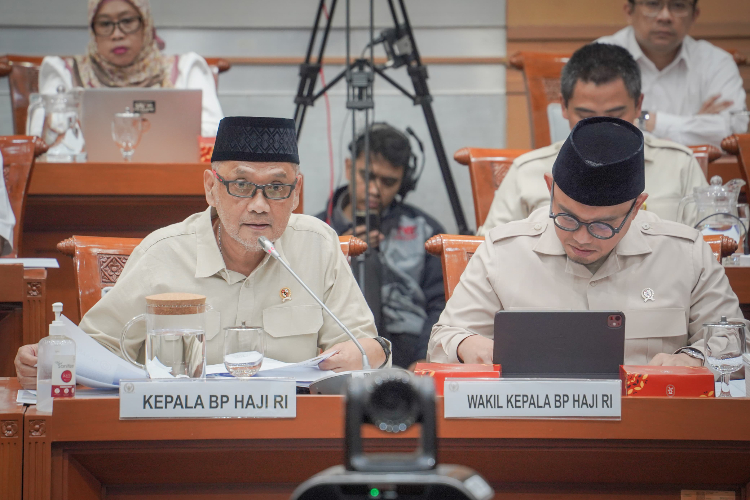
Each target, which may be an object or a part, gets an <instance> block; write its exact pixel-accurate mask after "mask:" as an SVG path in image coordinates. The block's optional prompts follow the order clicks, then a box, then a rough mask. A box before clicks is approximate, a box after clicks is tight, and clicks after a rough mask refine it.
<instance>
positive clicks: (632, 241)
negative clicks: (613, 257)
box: [615, 211, 651, 256]
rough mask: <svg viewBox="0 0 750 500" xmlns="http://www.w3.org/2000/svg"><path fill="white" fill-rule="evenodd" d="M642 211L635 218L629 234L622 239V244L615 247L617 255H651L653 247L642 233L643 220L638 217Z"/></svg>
mask: <svg viewBox="0 0 750 500" xmlns="http://www.w3.org/2000/svg"><path fill="white" fill-rule="evenodd" d="M639 215H640V211H639V212H638V213H637V214H636V215H635V217H634V218H633V222H631V223H630V227H629V228H628V232H627V233H625V236H623V237H622V239H621V240H620V243H618V244H617V246H616V247H615V251H616V252H617V255H623V256H628V255H644V254H647V253H651V247H650V246H649V244H648V242H647V241H646V237H645V236H643V233H642V232H641V224H642V223H643V219H642V218H641V217H638V216H639Z"/></svg>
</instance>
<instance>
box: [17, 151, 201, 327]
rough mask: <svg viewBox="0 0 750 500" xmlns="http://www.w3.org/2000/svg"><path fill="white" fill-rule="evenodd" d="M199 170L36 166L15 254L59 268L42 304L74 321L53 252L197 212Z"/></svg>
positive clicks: (64, 260)
mask: <svg viewBox="0 0 750 500" xmlns="http://www.w3.org/2000/svg"><path fill="white" fill-rule="evenodd" d="M207 168H210V166H209V165H208V164H206V163H190V164H184V163H110V164H107V163H46V162H36V163H35V165H34V171H33V173H32V176H31V181H30V185H29V194H28V197H27V201H26V215H25V219H24V227H23V242H24V244H23V253H24V255H23V256H24V257H56V258H57V259H58V261H59V262H60V269H58V270H55V272H51V273H50V276H49V279H48V282H47V287H48V288H47V295H48V297H49V300H48V301H47V302H48V305H50V304H52V303H53V302H58V301H59V302H62V303H63V304H64V305H65V310H64V313H65V315H66V316H68V317H69V318H70V319H71V320H73V321H74V322H76V323H78V321H79V320H80V318H79V317H78V294H77V290H76V288H75V287H76V282H75V275H74V272H73V262H72V259H70V258H68V257H65V256H63V255H61V254H60V253H58V252H57V249H56V248H55V246H56V245H57V243H58V242H60V241H62V240H64V239H65V238H69V237H70V236H72V235H74V234H78V235H84V236H89V235H96V236H119V237H141V238H142V237H144V236H146V235H147V234H149V233H150V232H152V231H154V230H156V229H158V228H160V227H164V226H168V225H169V224H173V223H175V222H179V221H182V220H183V219H185V218H186V217H187V216H189V215H190V214H193V213H196V212H200V211H202V210H205V209H206V207H207V204H206V198H205V194H204V191H203V171H204V170H206V169H207ZM47 310H48V311H51V307H47ZM51 314H52V313H51V312H48V318H49V319H50V320H51Z"/></svg>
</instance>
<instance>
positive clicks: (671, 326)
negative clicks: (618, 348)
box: [623, 307, 687, 365]
mask: <svg viewBox="0 0 750 500" xmlns="http://www.w3.org/2000/svg"><path fill="white" fill-rule="evenodd" d="M623 313H624V314H625V363H627V364H639V365H640V364H644V365H645V364H646V363H648V362H649V361H650V360H651V358H653V357H654V356H655V355H656V354H658V353H660V352H665V353H667V354H672V353H673V352H674V351H676V350H677V349H678V348H680V347H683V346H685V345H686V344H687V322H686V321H687V320H686V319H685V309H683V308H682V307H668V308H654V309H631V310H625V311H623Z"/></svg>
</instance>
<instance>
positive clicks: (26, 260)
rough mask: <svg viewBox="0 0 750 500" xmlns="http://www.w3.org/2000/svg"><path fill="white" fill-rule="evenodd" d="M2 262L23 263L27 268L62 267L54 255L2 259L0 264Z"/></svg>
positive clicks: (0, 263)
mask: <svg viewBox="0 0 750 500" xmlns="http://www.w3.org/2000/svg"><path fill="white" fill-rule="evenodd" d="M2 264H23V267H25V268H27V269H34V268H37V269H38V268H45V269H58V268H59V267H60V264H59V263H58V262H57V259H54V258H52V257H23V258H18V259H0V265H2Z"/></svg>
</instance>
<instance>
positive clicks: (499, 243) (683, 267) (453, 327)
mask: <svg viewBox="0 0 750 500" xmlns="http://www.w3.org/2000/svg"><path fill="white" fill-rule="evenodd" d="M646 288H651V289H652V290H653V291H654V300H653V301H648V302H644V299H643V297H642V296H641V293H642V292H643V290H644V289H646ZM501 309H503V310H511V311H512V310H523V309H556V310H616V311H622V312H623V313H624V314H625V360H624V361H625V364H634V365H645V364H647V363H648V362H649V360H650V359H651V358H652V357H653V356H654V355H655V354H657V353H662V352H665V353H669V354H671V353H673V352H674V351H675V350H676V349H678V348H679V347H683V346H686V345H692V346H695V347H697V348H699V349H702V345H703V340H702V335H703V333H702V330H703V327H702V325H703V323H706V322H710V321H718V320H719V319H720V317H721V316H727V317H729V318H740V319H741V318H742V313H741V311H740V308H739V303H738V301H737V296H736V295H735V294H734V292H733V291H732V289H731V287H730V285H729V280H728V279H727V277H726V275H725V274H724V269H723V268H722V267H721V265H719V263H718V262H717V261H716V259H715V258H714V256H713V254H712V253H711V249H710V247H709V246H708V244H706V243H705V242H704V241H703V239H702V238H701V236H700V233H699V232H698V231H697V230H695V229H692V228H691V227H689V226H685V225H682V224H678V223H675V222H668V221H662V220H661V219H659V217H657V216H656V215H654V214H653V213H650V212H644V211H641V212H639V213H638V214H637V215H636V218H635V220H634V221H633V222H632V224H631V226H630V228H629V230H628V232H627V233H626V234H625V236H624V237H623V238H622V240H620V242H619V243H618V244H617V246H616V247H615V249H614V250H613V251H612V253H611V254H610V255H609V257H608V258H607V260H606V261H605V262H604V263H603V264H602V266H601V267H600V268H599V269H598V270H597V272H596V274H594V275H592V274H591V271H589V270H588V268H586V266H583V265H581V264H577V263H575V262H573V261H571V260H569V259H568V257H567V256H566V255H565V251H564V249H563V246H562V243H560V240H559V239H558V237H557V235H556V234H555V227H554V223H553V221H552V219H550V218H549V209H548V208H541V209H539V210H536V211H535V212H533V213H532V214H531V216H530V217H529V218H528V219H526V220H523V221H516V222H510V223H508V224H503V225H500V226H498V227H496V228H494V229H492V230H491V231H490V232H489V233H488V234H487V236H486V237H485V241H484V242H483V243H482V244H481V245H480V246H479V248H478V249H477V252H476V253H475V254H474V256H473V257H472V258H471V260H470V261H469V264H468V266H467V267H466V270H465V272H464V273H463V275H462V276H461V280H460V282H459V283H458V285H457V286H456V289H455V290H454V292H453V295H452V296H451V298H450V300H449V301H448V303H447V305H446V307H445V310H444V311H443V314H442V315H441V316H440V319H439V320H438V322H437V324H436V325H435V326H434V327H433V329H432V336H431V337H430V343H429V345H428V348H427V357H428V360H429V361H432V362H448V363H457V362H458V358H457V356H456V349H457V347H458V344H459V343H460V342H461V341H462V340H463V339H465V338H466V337H469V336H471V335H473V334H480V335H483V336H485V337H487V338H490V339H491V338H493V335H494V329H493V328H494V327H493V324H494V316H495V313H496V312H497V311H499V310H501Z"/></svg>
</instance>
